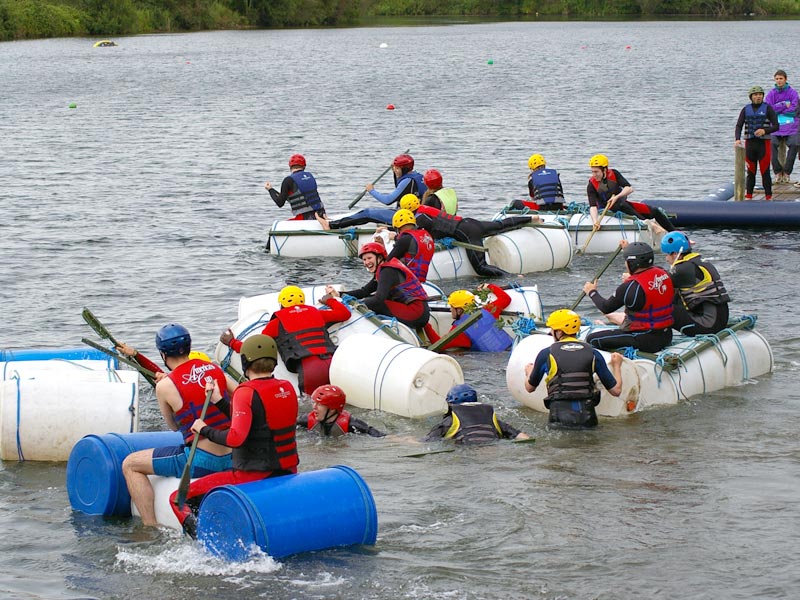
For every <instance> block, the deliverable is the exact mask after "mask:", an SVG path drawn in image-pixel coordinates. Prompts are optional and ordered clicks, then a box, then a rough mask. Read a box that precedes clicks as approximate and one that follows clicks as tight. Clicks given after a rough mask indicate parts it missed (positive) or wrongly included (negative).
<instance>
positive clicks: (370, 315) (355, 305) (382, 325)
mask: <svg viewBox="0 0 800 600" xmlns="http://www.w3.org/2000/svg"><path fill="white" fill-rule="evenodd" d="M350 308H352V309H353V310H355V311H356V312H358V313H359V314H361V315H363V316H364V317H366V318H367V319H369V320H370V321H372V322H373V323H374V324H375V325H377V326H378V328H379V329H380V330H381V331H385V332H386V335H388V336H389V337H390V338H392V339H393V340H395V341H397V342H405V341H406V340H404V339H403V338H402V336H400V335H399V334H398V333H397V332H395V331H394V330H393V329H392V328H391V327H388V323H386V322H385V321H382V320H381V319H380V318H379V317H378V316H377V315H376V314H375V313H374V312H373V311H371V310H370V309H369V308H367V307H366V306H365V305H364V304H362V303H361V302H359V301H358V300H355V301H354V302H351V303H350Z"/></svg>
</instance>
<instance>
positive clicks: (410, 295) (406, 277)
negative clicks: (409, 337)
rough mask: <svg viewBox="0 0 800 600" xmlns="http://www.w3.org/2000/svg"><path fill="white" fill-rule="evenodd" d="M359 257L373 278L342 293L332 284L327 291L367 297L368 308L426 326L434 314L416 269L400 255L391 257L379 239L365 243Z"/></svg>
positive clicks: (336, 295)
mask: <svg viewBox="0 0 800 600" xmlns="http://www.w3.org/2000/svg"><path fill="white" fill-rule="evenodd" d="M358 257H359V258H360V259H361V261H362V262H363V263H364V268H365V269H367V271H369V272H370V273H372V279H371V280H370V281H369V282H368V283H367V284H366V285H365V286H363V287H361V288H359V289H356V290H350V291H347V292H342V293H341V294H340V293H339V292H338V291H336V289H335V288H334V287H333V286H331V285H328V286H326V287H325V292H326V293H327V295H331V296H334V297H336V298H338V297H340V295H342V296H344V295H348V296H353V297H354V298H359V299H363V300H364V304H365V305H366V306H367V308H369V309H370V310H372V311H373V312H375V313H377V314H379V315H384V316H387V317H394V318H396V319H397V320H398V321H400V322H401V323H403V324H405V325H408V326H409V327H411V328H412V329H417V328H419V327H423V326H424V325H425V324H426V323H427V322H428V319H429V318H430V314H431V313H430V308H429V307H428V294H427V293H426V292H425V289H424V288H423V287H422V284H421V283H420V282H419V279H417V277H416V276H415V275H414V273H412V272H411V270H410V269H409V268H408V267H407V266H405V265H404V264H403V263H402V262H400V261H399V260H398V259H396V258H393V259H391V260H388V258H387V255H386V248H385V247H384V245H383V244H379V243H378V242H368V243H366V244H364V245H363V246H361V249H360V250H359V251H358Z"/></svg>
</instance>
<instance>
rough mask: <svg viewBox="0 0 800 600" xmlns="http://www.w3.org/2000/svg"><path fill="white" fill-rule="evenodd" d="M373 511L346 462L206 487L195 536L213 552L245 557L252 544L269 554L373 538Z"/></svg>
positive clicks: (369, 495)
mask: <svg viewBox="0 0 800 600" xmlns="http://www.w3.org/2000/svg"><path fill="white" fill-rule="evenodd" d="M377 535H378V513H377V511H376V510H375V501H374V500H373V498H372V493H371V492H370V490H369V487H367V484H366V482H364V480H363V479H362V478H361V476H360V475H359V474H358V473H356V471H354V470H353V469H351V468H350V467H345V466H343V465H337V466H335V467H330V468H328V469H322V470H319V471H307V472H305V473H298V474H297V475H284V476H281V477H272V478H270V479H263V480H261V481H254V482H252V483H245V484H243V485H226V486H222V487H218V488H214V489H213V490H211V491H210V492H209V493H208V494H207V495H206V497H205V498H204V499H203V502H202V504H201V505H200V513H199V515H198V519H197V538H198V539H199V540H200V541H201V542H202V543H203V545H204V546H205V547H206V548H207V549H208V550H209V551H210V552H212V553H213V554H215V555H216V556H218V557H220V558H223V559H226V560H233V561H243V560H247V558H248V557H249V556H251V555H252V553H253V549H254V547H258V548H260V549H261V550H263V551H264V552H266V553H267V554H269V555H270V556H272V557H273V558H282V557H284V556H289V555H291V554H297V553H299V552H309V551H312V550H324V549H326V548H333V547H336V546H350V545H352V544H369V545H373V544H375V540H376V538H377Z"/></svg>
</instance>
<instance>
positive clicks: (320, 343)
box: [219, 285, 350, 394]
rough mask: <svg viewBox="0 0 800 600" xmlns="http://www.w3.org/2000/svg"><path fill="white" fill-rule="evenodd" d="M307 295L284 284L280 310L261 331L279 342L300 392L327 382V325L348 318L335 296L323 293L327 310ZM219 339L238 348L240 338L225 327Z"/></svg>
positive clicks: (331, 350) (329, 352)
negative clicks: (319, 307)
mask: <svg viewBox="0 0 800 600" xmlns="http://www.w3.org/2000/svg"><path fill="white" fill-rule="evenodd" d="M305 302H306V296H305V294H304V293H303V290H301V289H300V288H299V287H297V286H295V285H287V286H286V287H284V288H283V289H282V290H281V291H280V293H279V294H278V303H279V304H280V305H281V308H280V309H279V310H276V311H275V312H274V313H272V317H270V320H269V322H268V323H267V325H266V327H264V329H263V330H262V332H261V333H263V334H264V335H268V336H270V337H271V338H273V339H274V340H275V342H276V343H277V344H278V352H279V353H280V355H281V359H283V364H285V365H286V368H287V369H288V370H289V372H291V373H297V382H298V385H299V388H300V390H301V391H302V392H305V393H306V394H310V393H311V392H313V391H314V390H315V389H316V388H318V387H319V386H320V385H324V384H326V383H329V382H330V378H329V377H330V375H329V372H330V368H331V360H332V359H333V353H334V352H335V351H336V345H335V344H334V343H333V342H332V341H331V337H330V335H329V334H328V326H329V325H332V324H333V323H342V322H344V321H347V320H348V319H349V318H350V309H349V308H347V307H346V306H345V305H344V304H342V303H341V302H339V301H338V300H337V299H336V298H331V297H326V298H325V299H324V302H323V303H324V304H325V306H327V307H328V308H329V309H330V310H319V309H318V308H316V307H315V306H308V305H307V304H306V303H305ZM219 341H220V342H222V343H223V344H225V345H226V346H228V347H229V348H232V349H233V350H234V351H235V352H241V349H242V343H243V342H242V340H237V339H236V338H235V337H234V335H233V332H232V331H231V330H230V329H228V330H226V331H225V332H224V333H223V334H222V335H221V336H220V337H219Z"/></svg>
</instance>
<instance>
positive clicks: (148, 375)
mask: <svg viewBox="0 0 800 600" xmlns="http://www.w3.org/2000/svg"><path fill="white" fill-rule="evenodd" d="M81 342H83V343H84V344H86V345H87V346H91V347H92V348H94V349H95V350H99V351H100V352H103V353H105V354H108V355H109V356H113V357H114V358H116V359H117V360H118V361H120V362H121V363H124V364H126V365H128V366H129V367H133V368H134V369H136V370H137V371H139V373H141V374H142V377H144V378H145V379H146V380H147V381H148V383H150V385H152V386H153V387H155V386H156V374H155V373H153V372H152V371H151V370H149V369H145V368H144V367H143V366H142V365H140V364H139V363H138V362H136V361H135V360H132V359H130V358H128V357H127V356H123V355H122V354H119V353H118V352H114V351H113V350H109V349H108V348H106V347H105V346H101V345H100V344H98V343H96V342H93V341H92V340H87V339H86V338H81Z"/></svg>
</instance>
